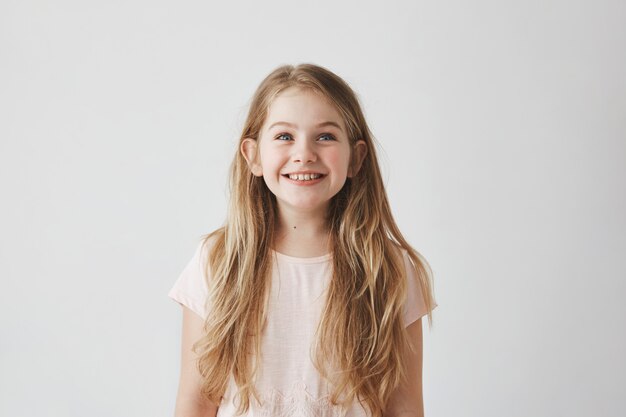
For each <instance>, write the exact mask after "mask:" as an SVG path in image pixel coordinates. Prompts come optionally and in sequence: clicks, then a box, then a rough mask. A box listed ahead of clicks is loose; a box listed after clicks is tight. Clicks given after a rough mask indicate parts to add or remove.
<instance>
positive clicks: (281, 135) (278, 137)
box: [276, 133, 290, 142]
mask: <svg viewBox="0 0 626 417" xmlns="http://www.w3.org/2000/svg"><path fill="white" fill-rule="evenodd" d="M283 136H290V135H289V134H287V133H281V134H279V135H278V136H276V139H278V140H282V139H280V138H281V137H283ZM283 142H285V141H283Z"/></svg>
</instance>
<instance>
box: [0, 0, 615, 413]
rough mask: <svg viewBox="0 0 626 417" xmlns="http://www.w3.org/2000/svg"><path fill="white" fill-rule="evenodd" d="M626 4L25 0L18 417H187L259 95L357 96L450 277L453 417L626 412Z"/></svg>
mask: <svg viewBox="0 0 626 417" xmlns="http://www.w3.org/2000/svg"><path fill="white" fill-rule="evenodd" d="M625 22H626V3H624V2H623V1H606V0H602V1H553V0H549V1H516V2H512V1H495V0H494V1H486V0H477V1H471V2H467V1H458V0H457V1H428V2H426V1H402V2H385V4H384V5H383V4H382V2H379V3H372V4H368V3H364V2H362V1H352V2H327V1H316V2H293V1H282V2H277V1H271V2H270V1H263V2H249V3H241V2H228V3H227V4H226V3H225V2H224V3H220V4H217V3H210V2H201V1H194V2H192V1H177V2H174V1H161V0H152V1H139V0H125V1H107V2H104V1H100V2H95V1H90V2H86V1H67V0H61V1H56V2H46V1H32V0H20V1H17V0H13V1H11V0H8V1H7V0H3V1H2V2H1V3H0V140H1V141H0V198H1V204H0V210H1V212H0V213H1V214H0V277H1V280H2V281H1V283H2V288H1V290H0V331H1V342H0V355H1V356H0V415H3V416H12V417H21V416H55V417H56V416H76V417H79V416H80V417H84V416H90V417H100V416H101V417H112V416H115V417H118V416H119V417H122V416H133V417H136V416H150V417H158V416H172V415H173V407H174V401H175V394H176V388H177V384H178V369H179V362H178V361H179V343H180V339H179V338H180V321H181V312H180V307H179V306H178V305H177V304H176V303H175V302H174V301H172V300H170V299H169V298H167V295H166V294H167V292H168V290H169V288H170V287H171V286H172V284H173V283H174V281H175V279H176V278H177V277H178V274H179V273H180V272H181V271H182V269H183V267H184V266H185V264H186V263H187V262H188V261H189V259H190V258H191V255H192V254H193V250H194V248H195V245H196V243H197V242H198V239H199V238H200V236H201V235H202V234H204V233H208V232H209V231H211V230H213V229H215V228H216V227H218V226H220V225H221V224H222V221H223V220H224V217H225V208H226V199H227V186H226V184H227V178H226V173H227V168H228V164H229V163H230V161H231V159H232V157H233V155H234V152H235V143H236V140H237V137H238V135H239V133H240V129H241V126H242V123H243V120H244V118H245V114H246V113H245V112H246V109H247V106H248V104H249V100H250V98H251V96H252V93H253V92H254V89H255V88H256V86H257V85H258V84H259V82H260V81H261V80H262V79H263V78H264V77H265V76H266V75H267V74H268V73H269V72H270V71H271V70H273V69H274V68H275V67H277V66H278V65H281V64H297V63H302V62H311V63H315V64H319V65H322V66H325V67H327V68H329V69H331V70H332V71H334V72H336V73H337V74H338V75H340V76H342V77H343V78H344V79H345V80H346V81H347V82H348V83H349V84H350V85H351V86H352V87H353V88H354V89H355V91H356V92H357V93H358V95H359V98H360V100H361V102H362V105H363V108H364V111H365V113H366V117H367V119H368V122H369V123H370V127H371V129H372V131H373V133H374V135H375V136H376V138H377V139H378V141H379V143H380V145H381V148H380V149H379V154H380V157H381V158H380V162H381V164H382V166H383V171H384V176H385V182H386V184H387V187H388V193H389V198H390V201H391V204H392V207H393V210H394V213H395V216H396V219H397V221H398V223H399V225H400V227H401V230H402V231H403V232H404V233H405V235H406V237H407V238H408V240H409V241H410V242H411V243H412V244H413V246H414V247H415V248H417V249H418V250H419V251H420V252H421V253H422V254H423V255H424V256H425V257H426V258H427V259H428V260H429V262H430V264H431V266H432V268H433V271H434V273H435V296H436V299H437V302H438V304H439V307H437V309H436V310H435V315H434V320H435V322H434V327H433V328H432V329H429V328H428V326H426V325H425V327H424V338H425V347H424V349H425V351H424V396H425V408H426V414H427V415H428V416H432V417H435V416H437V417H443V416H445V417H449V416H476V417H491V416H493V417H502V416H507V417H513V416H520V417H522V416H524V417H526V416H550V417H552V416H570V417H573V416H581V417H582V416H615V417H617V416H623V415H625V414H626V360H625V359H624V354H625V352H626V336H625V329H626V307H625V305H626V303H624V298H625V296H626V280H625V278H626V274H625V268H624V266H623V259H624V253H625V252H626V77H625V74H626V57H625V55H626V52H625V51H626V24H625Z"/></svg>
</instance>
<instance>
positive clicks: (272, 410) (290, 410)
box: [257, 381, 345, 417]
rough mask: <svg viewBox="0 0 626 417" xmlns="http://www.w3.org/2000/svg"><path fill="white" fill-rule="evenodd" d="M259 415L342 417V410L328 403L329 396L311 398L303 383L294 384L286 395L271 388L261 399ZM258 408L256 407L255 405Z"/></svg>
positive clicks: (275, 416) (265, 416)
mask: <svg viewBox="0 0 626 417" xmlns="http://www.w3.org/2000/svg"><path fill="white" fill-rule="evenodd" d="M262 400H263V405H262V406H260V409H259V415H260V416H263V417H342V416H344V415H345V412H344V410H343V409H342V407H341V406H339V405H333V404H332V403H331V402H330V395H324V396H322V397H319V398H315V397H313V396H312V395H311V394H310V393H309V392H308V391H307V387H306V384H305V383H304V381H298V382H296V383H295V384H294V386H293V388H292V389H291V391H290V392H289V393H287V394H285V393H283V392H281V391H279V390H277V389H275V388H272V389H270V390H269V392H268V393H267V394H266V395H265V396H263V397H262ZM257 406H258V405H257Z"/></svg>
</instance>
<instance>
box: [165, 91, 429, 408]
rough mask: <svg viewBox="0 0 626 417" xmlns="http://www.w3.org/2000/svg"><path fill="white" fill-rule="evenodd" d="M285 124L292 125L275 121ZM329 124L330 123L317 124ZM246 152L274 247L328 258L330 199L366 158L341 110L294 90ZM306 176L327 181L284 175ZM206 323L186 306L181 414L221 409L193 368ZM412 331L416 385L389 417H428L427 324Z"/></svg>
mask: <svg viewBox="0 0 626 417" xmlns="http://www.w3.org/2000/svg"><path fill="white" fill-rule="evenodd" d="M279 122H287V123H288V124H289V125H285V124H277V123H279ZM326 122H330V123H331V124H329V125H324V126H319V125H320V124H321V123H326ZM332 123H334V124H336V126H335V125H332ZM240 151H241V152H242V154H243V156H244V158H245V159H246V161H247V163H248V166H249V168H250V171H251V172H252V174H253V175H255V176H257V177H263V179H264V181H265V184H266V185H267V186H268V188H269V189H270V191H271V192H272V193H273V194H274V195H275V196H276V201H277V203H278V213H279V219H278V222H279V224H278V228H277V244H276V247H275V248H274V249H275V250H276V251H278V252H280V253H283V254H286V255H289V256H295V257H301V258H309V257H316V256H321V255H324V254H326V253H328V252H329V247H328V230H327V228H326V213H327V209H328V206H329V203H330V199H331V198H332V197H333V196H334V195H336V194H337V193H338V192H339V191H340V190H341V188H342V187H343V185H344V183H345V181H346V179H347V178H350V177H353V176H354V175H357V174H358V172H359V168H360V166H361V164H362V162H363V160H364V158H365V156H366V154H367V146H366V144H365V142H364V141H363V140H357V141H356V142H355V143H354V144H350V142H349V141H348V136H347V131H346V127H345V124H344V122H343V120H342V118H341V116H340V114H339V113H338V112H337V110H336V109H335V107H334V106H332V105H331V103H329V102H328V101H327V100H325V99H324V98H323V97H322V96H320V95H319V94H316V93H314V92H311V91H306V90H300V89H298V88H295V87H292V88H289V89H287V90H285V91H283V92H281V93H280V94H279V95H278V96H277V97H276V98H275V99H274V101H273V102H272V105H271V106H270V109H269V112H268V116H267V118H266V120H265V123H264V124H263V126H262V128H261V131H260V133H259V138H258V140H254V139H252V138H245V139H244V140H243V141H242V143H241V148H240ZM351 158H353V164H352V165H351V164H350V160H351ZM301 171H310V172H314V173H320V174H323V176H322V177H321V178H320V179H318V180H314V181H312V182H311V183H310V184H307V185H305V184H299V183H297V182H296V181H294V180H290V179H288V178H286V177H285V176H284V174H290V173H295V172H301ZM303 179H305V178H303ZM203 324H204V323H203V320H202V318H200V317H199V316H198V315H196V314H195V313H194V312H192V311H191V310H189V309H188V308H187V307H184V306H183V338H182V354H181V375H180V383H179V390H178V396H177V400H176V413H175V415H176V417H200V416H202V417H212V416H215V415H216V413H217V406H216V405H214V404H211V403H209V402H208V401H205V400H202V399H201V395H200V387H201V376H200V375H199V373H198V370H197V368H196V367H195V360H196V359H197V357H196V355H195V354H194V353H193V352H192V351H191V346H192V345H193V343H194V342H195V341H196V340H198V339H200V337H201V336H202V333H203ZM407 331H408V335H409V338H410V340H411V342H412V343H413V344H414V346H416V348H417V349H416V352H415V353H412V352H405V358H406V359H405V363H406V366H407V372H408V375H409V380H410V381H412V382H411V383H409V384H405V385H401V386H400V387H398V388H397V389H396V390H395V391H394V392H393V393H392V396H391V399H390V403H389V409H388V411H387V413H386V414H385V417H392V416H393V417H396V416H406V417H410V416H414V417H422V416H423V413H424V412H423V405H422V386H421V380H422V378H421V376H422V321H421V319H419V320H417V321H415V322H414V323H412V324H411V325H409V326H408V327H407Z"/></svg>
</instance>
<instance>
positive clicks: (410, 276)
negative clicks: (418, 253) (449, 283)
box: [402, 249, 437, 327]
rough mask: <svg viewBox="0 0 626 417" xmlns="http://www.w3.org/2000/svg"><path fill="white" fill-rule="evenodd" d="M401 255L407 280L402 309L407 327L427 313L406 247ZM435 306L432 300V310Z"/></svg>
mask: <svg viewBox="0 0 626 417" xmlns="http://www.w3.org/2000/svg"><path fill="white" fill-rule="evenodd" d="M402 257H403V258H404V266H405V268H406V277H407V280H408V283H407V284H408V286H407V290H408V296H407V299H406V304H405V305H404V309H403V317H402V318H403V322H404V327H407V326H408V325H410V324H411V323H413V322H414V321H416V320H417V319H419V318H421V317H422V316H424V315H426V314H427V313H428V310H427V309H426V303H425V301H424V294H423V292H422V287H421V286H420V284H419V278H418V276H417V271H416V269H415V266H414V265H413V262H412V261H411V258H410V257H409V255H408V252H407V251H406V249H402ZM435 307H437V303H436V302H435V301H434V300H433V306H432V310H434V309H435Z"/></svg>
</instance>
